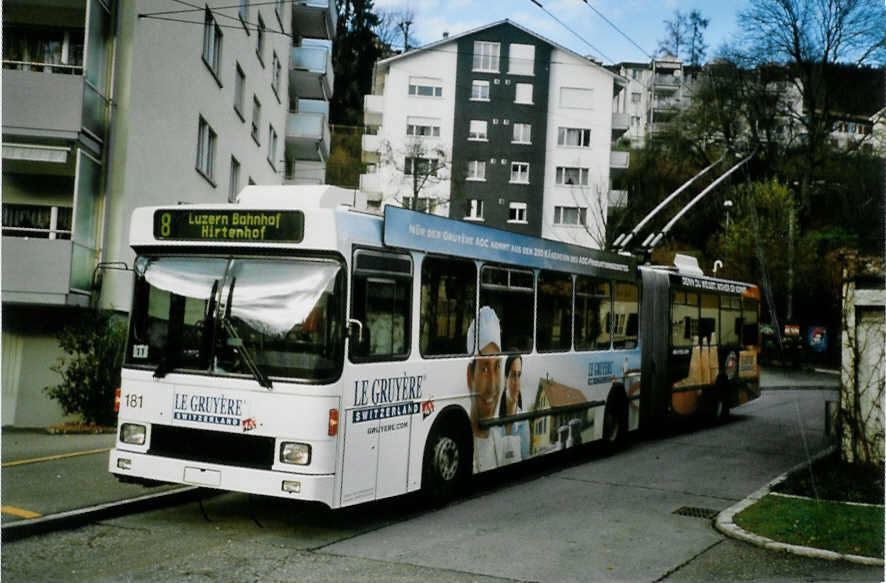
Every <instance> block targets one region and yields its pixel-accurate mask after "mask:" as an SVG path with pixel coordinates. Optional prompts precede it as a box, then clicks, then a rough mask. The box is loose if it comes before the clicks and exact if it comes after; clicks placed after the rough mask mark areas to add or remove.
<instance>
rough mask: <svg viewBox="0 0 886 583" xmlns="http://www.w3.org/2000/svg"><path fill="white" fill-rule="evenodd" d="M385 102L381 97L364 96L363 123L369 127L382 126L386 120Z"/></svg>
mask: <svg viewBox="0 0 886 583" xmlns="http://www.w3.org/2000/svg"><path fill="white" fill-rule="evenodd" d="M384 107H385V100H384V97H383V96H381V95H364V96H363V123H364V124H365V125H367V126H380V125H382V120H383V119H384Z"/></svg>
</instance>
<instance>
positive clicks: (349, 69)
mask: <svg viewBox="0 0 886 583" xmlns="http://www.w3.org/2000/svg"><path fill="white" fill-rule="evenodd" d="M372 10H373V0H339V2H338V30H337V33H336V38H335V42H334V43H333V53H332V59H333V66H334V68H335V91H334V94H333V96H332V101H331V104H330V109H331V113H330V117H331V121H332V123H334V124H340V125H350V126H362V125H363V96H364V95H366V94H367V93H371V89H372V70H373V67H374V65H375V62H376V61H377V60H378V59H379V57H380V55H381V50H380V47H379V43H378V42H377V37H376V35H375V32H374V29H375V27H376V26H378V24H379V18H378V15H376V14H375V13H374V12H373V11H372Z"/></svg>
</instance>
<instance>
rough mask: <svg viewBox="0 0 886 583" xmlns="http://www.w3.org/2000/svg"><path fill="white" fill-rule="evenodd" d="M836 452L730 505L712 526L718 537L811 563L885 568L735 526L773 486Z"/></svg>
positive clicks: (858, 557)
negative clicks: (782, 541)
mask: <svg viewBox="0 0 886 583" xmlns="http://www.w3.org/2000/svg"><path fill="white" fill-rule="evenodd" d="M835 449H836V447H835V446H831V447H829V448H827V449H825V450H824V451H821V452H819V453H818V454H817V455H815V456H813V458H812V459H811V460H810V461H809V462H803V463H801V464H797V465H796V466H794V467H793V468H791V469H790V470H788V471H787V472H785V473H783V474H782V475H780V476H778V477H777V478H775V479H774V480H772V481H771V482H769V483H768V484H766V485H765V486H763V487H762V488H760V489H759V490H757V491H756V492H754V493H752V494H751V495H750V496H748V497H747V498H745V499H744V500H742V501H740V502H738V503H736V504H733V505H732V506H730V507H729V508H727V509H726V510H724V511H723V512H721V513H720V514H718V515H717V519H716V520H715V521H714V526H715V527H716V529H717V530H719V531H720V532H721V533H723V534H725V535H726V536H730V537H732V538H735V539H738V540H742V541H744V542H747V543H751V544H752V545H756V546H758V547H762V548H765V549H769V550H771V551H783V552H788V553H792V554H795V555H801V556H804V557H811V558H813V559H826V560H829V561H849V562H852V563H857V564H859V565H868V566H874V567H882V566H883V565H884V562H883V559H877V558H874V557H864V556H861V555H848V554H843V553H837V552H835V551H826V550H824V549H816V548H813V547H804V546H800V545H791V544H787V543H781V542H777V541H774V540H772V539H770V538H766V537H764V536H760V535H758V534H754V533H752V532H748V531H746V530H745V529H743V528H741V527H740V526H738V525H737V524H735V521H734V518H735V515H736V514H738V513H739V512H741V511H742V510H744V509H745V508H747V507H749V506H751V505H753V504H755V503H756V502H757V501H758V500H760V498H763V497H764V496H766V495H767V494H769V493H770V491H771V489H772V488H773V487H775V486H776V485H778V484H780V483H781V482H783V481H784V480H785V479H786V478H787V477H788V475H789V474H791V473H792V472H794V471H796V470H799V469H801V468H803V467H805V466H806V465H808V464H809V463H811V462H814V461H816V460H818V459H819V458H822V457H824V456H826V455H828V454H830V453H831V452H833V451H834V450H835Z"/></svg>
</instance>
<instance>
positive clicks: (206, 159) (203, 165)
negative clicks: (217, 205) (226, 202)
mask: <svg viewBox="0 0 886 583" xmlns="http://www.w3.org/2000/svg"><path fill="white" fill-rule="evenodd" d="M215 140H216V136H215V131H213V129H212V128H211V127H209V124H208V123H206V120H205V119H203V116H202V115H201V116H200V123H199V125H198V127H197V172H199V173H200V174H202V175H203V177H204V178H206V180H208V181H209V182H211V183H212V185H213V186H215V182H214V181H213V180H212V173H213V171H214V170H215Z"/></svg>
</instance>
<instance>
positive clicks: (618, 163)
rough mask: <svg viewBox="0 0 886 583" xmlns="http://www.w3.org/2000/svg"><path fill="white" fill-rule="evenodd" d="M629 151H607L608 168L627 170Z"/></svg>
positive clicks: (629, 157)
mask: <svg viewBox="0 0 886 583" xmlns="http://www.w3.org/2000/svg"><path fill="white" fill-rule="evenodd" d="M630 159H631V154H630V152H620V151H616V150H613V151H611V152H610V153H609V169H610V170H627V169H628V165H629V163H630Z"/></svg>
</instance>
